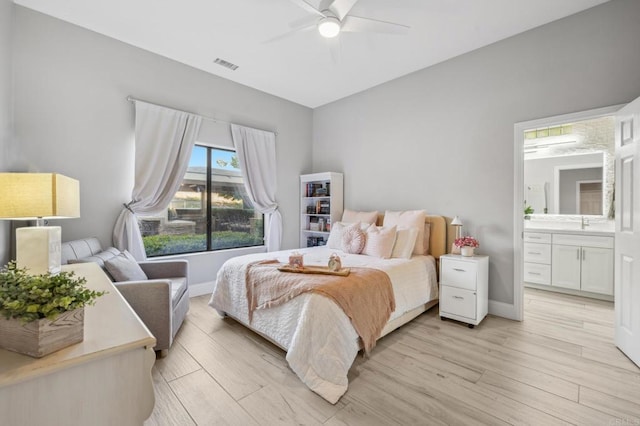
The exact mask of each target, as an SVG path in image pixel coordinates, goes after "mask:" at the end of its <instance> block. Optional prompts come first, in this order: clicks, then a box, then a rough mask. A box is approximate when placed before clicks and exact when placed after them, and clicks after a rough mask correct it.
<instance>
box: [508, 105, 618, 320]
mask: <svg viewBox="0 0 640 426" xmlns="http://www.w3.org/2000/svg"><path fill="white" fill-rule="evenodd" d="M625 105H626V104H620V105H612V106H607V107H602V108H595V109H591V110H586V111H580V112H573V113H569V114H562V115H556V116H552V117H545V118H538V119H535V120H529V121H521V122H518V123H515V124H514V125H513V140H514V147H513V156H514V161H513V201H514V203H513V204H514V205H513V305H514V311H515V318H514V319H516V320H518V321H522V320H523V319H524V272H523V269H524V256H523V245H524V241H523V237H524V217H523V216H524V213H523V206H524V132H525V130H530V129H535V128H542V127H553V126H558V125H561V124H567V123H571V122H574V121H584V120H590V119H595V118H600V117H606V116H610V115H611V116H612V115H615V114H616V112H617V111H618V110H619V109H620V108H622V107H623V106H625Z"/></svg>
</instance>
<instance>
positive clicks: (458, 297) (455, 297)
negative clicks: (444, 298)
mask: <svg viewBox="0 0 640 426" xmlns="http://www.w3.org/2000/svg"><path fill="white" fill-rule="evenodd" d="M453 298H454V299H464V297H462V296H453Z"/></svg>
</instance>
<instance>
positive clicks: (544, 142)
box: [523, 117, 615, 217]
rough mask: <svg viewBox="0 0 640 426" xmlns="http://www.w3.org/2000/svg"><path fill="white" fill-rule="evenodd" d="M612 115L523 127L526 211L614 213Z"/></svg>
mask: <svg viewBox="0 0 640 426" xmlns="http://www.w3.org/2000/svg"><path fill="white" fill-rule="evenodd" d="M614 134H615V132H614V119H613V117H601V118H597V119H593V120H587V121H582V122H577V123H568V124H563V125H560V126H555V127H550V128H546V129H532V130H530V131H527V132H525V147H524V152H525V156H524V195H525V205H524V207H523V212H524V214H525V215H530V214H535V215H538V214H549V215H552V214H553V215H595V216H601V217H612V215H613V211H612V204H613V189H614V176H615V175H614V162H615V157H614Z"/></svg>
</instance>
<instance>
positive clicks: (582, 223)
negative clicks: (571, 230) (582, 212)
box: [580, 216, 589, 229]
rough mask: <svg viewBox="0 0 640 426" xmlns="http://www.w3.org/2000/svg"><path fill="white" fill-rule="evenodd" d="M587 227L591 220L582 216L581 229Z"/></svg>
mask: <svg viewBox="0 0 640 426" xmlns="http://www.w3.org/2000/svg"><path fill="white" fill-rule="evenodd" d="M585 226H589V218H586V217H584V216H580V229H584V227H585Z"/></svg>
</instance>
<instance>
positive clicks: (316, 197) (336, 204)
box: [300, 172, 343, 247]
mask: <svg viewBox="0 0 640 426" xmlns="http://www.w3.org/2000/svg"><path fill="white" fill-rule="evenodd" d="M342 210H343V179H342V173H334V172H325V173H313V174H309V175H301V176H300V247H311V246H319V245H325V244H326V243H327V239H328V238H329V232H330V231H331V224H332V223H335V222H338V221H340V219H341V218H342Z"/></svg>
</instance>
